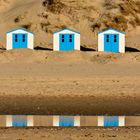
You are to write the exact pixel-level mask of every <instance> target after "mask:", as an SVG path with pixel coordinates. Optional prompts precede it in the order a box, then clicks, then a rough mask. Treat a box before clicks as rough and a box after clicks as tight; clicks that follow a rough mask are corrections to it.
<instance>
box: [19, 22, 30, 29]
mask: <svg viewBox="0 0 140 140" xmlns="http://www.w3.org/2000/svg"><path fill="white" fill-rule="evenodd" d="M31 26H32V24H31V23H29V24H24V25H22V26H21V27H22V28H25V29H27V30H30V29H31Z"/></svg>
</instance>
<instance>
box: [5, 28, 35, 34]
mask: <svg viewBox="0 0 140 140" xmlns="http://www.w3.org/2000/svg"><path fill="white" fill-rule="evenodd" d="M16 30H23V31H25V32H28V33H31V34H34V33H33V32H32V31H29V30H26V29H25V28H16V29H13V30H11V31H9V32H6V34H8V33H11V32H14V31H16Z"/></svg>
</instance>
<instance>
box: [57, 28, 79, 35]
mask: <svg viewBox="0 0 140 140" xmlns="http://www.w3.org/2000/svg"><path fill="white" fill-rule="evenodd" d="M64 30H69V31H71V32H74V33H77V34H80V32H77V31H74V30H71V29H69V28H64V29H61V30H59V31H56V32H54V34H56V33H59V32H61V31H64Z"/></svg>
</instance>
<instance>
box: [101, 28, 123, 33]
mask: <svg viewBox="0 0 140 140" xmlns="http://www.w3.org/2000/svg"><path fill="white" fill-rule="evenodd" d="M109 30H113V31H116V32H119V33H122V34H125V33H124V32H122V31H119V30H116V29H114V28H108V29H107V30H103V31H101V32H98V34H101V33H103V32H106V31H109Z"/></svg>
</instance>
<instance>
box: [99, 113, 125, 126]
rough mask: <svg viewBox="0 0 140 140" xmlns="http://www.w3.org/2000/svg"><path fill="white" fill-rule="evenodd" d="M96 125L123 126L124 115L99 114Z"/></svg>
mask: <svg viewBox="0 0 140 140" xmlns="http://www.w3.org/2000/svg"><path fill="white" fill-rule="evenodd" d="M98 126H103V127H118V126H125V117H124V116H99V117H98Z"/></svg>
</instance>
